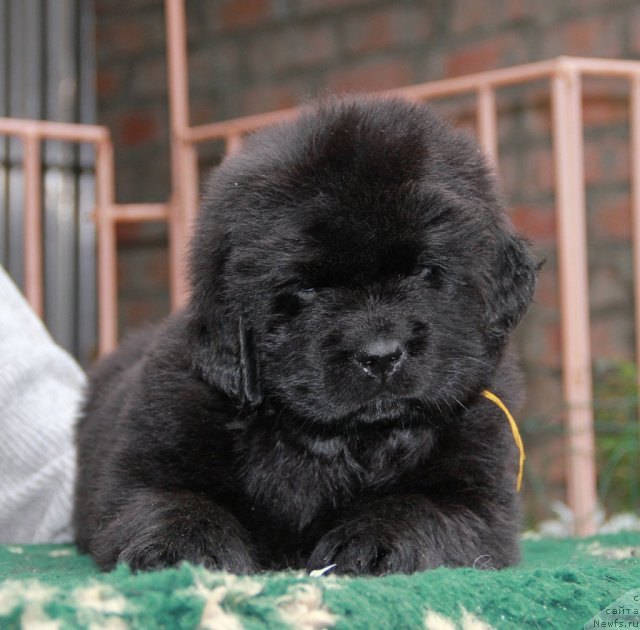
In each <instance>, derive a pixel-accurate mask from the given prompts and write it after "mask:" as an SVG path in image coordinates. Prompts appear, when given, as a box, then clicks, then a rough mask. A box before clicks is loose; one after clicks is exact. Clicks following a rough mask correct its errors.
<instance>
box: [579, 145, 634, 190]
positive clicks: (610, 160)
mask: <svg viewBox="0 0 640 630" xmlns="http://www.w3.org/2000/svg"><path fill="white" fill-rule="evenodd" d="M584 154H585V156H584V169H585V181H586V182H587V184H611V183H617V182H620V183H622V182H627V181H629V176H630V171H629V169H630V156H629V142H628V140H627V139H626V138H621V137H616V136H613V135H607V136H605V137H602V138H597V139H589V138H588V139H587V140H586V142H585V145H584Z"/></svg>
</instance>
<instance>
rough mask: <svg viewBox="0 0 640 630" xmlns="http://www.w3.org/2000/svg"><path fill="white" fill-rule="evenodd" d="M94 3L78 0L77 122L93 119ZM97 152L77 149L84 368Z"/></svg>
mask: <svg viewBox="0 0 640 630" xmlns="http://www.w3.org/2000/svg"><path fill="white" fill-rule="evenodd" d="M93 5H94V2H93V0H79V7H78V9H79V16H78V26H77V29H76V30H77V34H78V39H79V42H78V48H79V50H80V51H81V53H80V54H79V55H78V75H79V89H78V94H77V108H78V113H79V121H80V122H82V123H95V120H96V90H95V76H96V68H95V64H96V56H95V44H94V33H95V16H94V6H93ZM95 161H96V151H95V147H94V146H93V145H92V144H88V143H83V144H82V145H81V146H80V150H79V162H80V174H79V177H78V257H77V274H78V285H77V286H78V332H77V335H78V358H79V359H80V362H81V363H82V364H83V365H87V364H89V363H90V362H91V361H92V359H93V358H95V352H96V341H97V319H96V318H97V311H96V309H97V300H96V269H97V267H96V224H95V222H94V220H93V217H92V214H93V208H94V205H95V198H96V181H95Z"/></svg>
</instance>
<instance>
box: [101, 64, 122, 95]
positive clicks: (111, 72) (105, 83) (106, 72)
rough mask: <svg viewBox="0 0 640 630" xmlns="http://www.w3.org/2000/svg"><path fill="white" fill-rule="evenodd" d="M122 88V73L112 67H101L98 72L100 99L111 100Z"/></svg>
mask: <svg viewBox="0 0 640 630" xmlns="http://www.w3.org/2000/svg"><path fill="white" fill-rule="evenodd" d="M121 89H122V74H121V73H120V72H118V71H116V70H115V69H114V68H113V67H112V68H108V69H107V68H100V69H99V70H98V72H97V74H96V92H97V96H98V99H100V100H102V99H103V100H109V99H111V98H113V97H114V96H115V95H117V94H118V92H119V91H120V90H121Z"/></svg>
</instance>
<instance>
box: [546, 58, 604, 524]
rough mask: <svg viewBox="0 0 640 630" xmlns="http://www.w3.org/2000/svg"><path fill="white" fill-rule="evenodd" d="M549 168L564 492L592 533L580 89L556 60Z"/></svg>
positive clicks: (592, 464)
mask: <svg viewBox="0 0 640 630" xmlns="http://www.w3.org/2000/svg"><path fill="white" fill-rule="evenodd" d="M552 105H553V131H554V133H553V137H554V162H555V164H554V166H555V178H556V212H557V227H558V271H559V280H560V299H561V309H560V313H561V330H562V375H563V387H564V399H565V402H566V406H567V408H566V427H567V455H568V457H567V492H568V501H569V506H570V508H571V510H572V512H573V515H574V525H575V533H576V534H578V535H580V536H587V535H589V534H592V533H594V531H595V513H596V506H597V494H596V473H595V461H594V457H595V449H594V434H593V409H592V397H593V396H592V382H591V348H590V333H589V281H588V258H587V230H586V206H585V191H584V148H583V138H582V134H583V130H582V90H581V81H580V75H579V74H578V71H577V70H576V69H575V68H573V67H572V66H571V64H570V63H569V62H568V61H565V60H560V61H559V63H558V68H557V70H556V73H555V74H554V76H553V79H552Z"/></svg>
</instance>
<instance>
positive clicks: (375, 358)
mask: <svg viewBox="0 0 640 630" xmlns="http://www.w3.org/2000/svg"><path fill="white" fill-rule="evenodd" d="M404 356H405V352H404V348H403V347H402V345H401V344H400V342H399V341H398V340H397V339H376V340H375V341H372V342H371V343H368V344H366V345H365V346H364V347H362V348H361V349H360V350H359V351H358V352H356V354H355V355H354V358H355V360H356V364H357V365H358V367H360V368H361V369H362V370H363V371H364V373H365V374H366V375H367V376H370V377H371V378H377V379H380V380H383V379H386V378H389V377H390V376H391V375H392V374H393V373H394V372H396V371H397V370H398V368H399V367H400V365H401V363H402V362H403V360H404Z"/></svg>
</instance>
